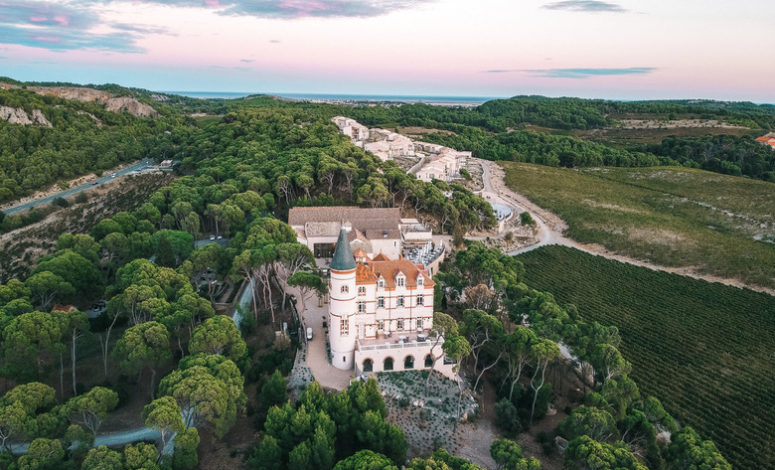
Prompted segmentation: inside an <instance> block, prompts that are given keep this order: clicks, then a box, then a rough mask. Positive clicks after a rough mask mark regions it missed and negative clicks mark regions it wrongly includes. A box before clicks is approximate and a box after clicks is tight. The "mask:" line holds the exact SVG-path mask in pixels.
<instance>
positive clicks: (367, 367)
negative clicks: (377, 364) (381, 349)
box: [363, 359, 374, 372]
mask: <svg viewBox="0 0 775 470" xmlns="http://www.w3.org/2000/svg"><path fill="white" fill-rule="evenodd" d="M373 370H374V362H372V360H371V359H366V360H365V361H363V371H364V372H371V371H373Z"/></svg>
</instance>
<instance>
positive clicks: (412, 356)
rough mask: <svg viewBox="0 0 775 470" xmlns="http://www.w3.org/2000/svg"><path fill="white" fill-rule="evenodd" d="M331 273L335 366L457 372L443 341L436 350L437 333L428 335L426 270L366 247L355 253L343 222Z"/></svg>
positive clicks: (331, 336) (430, 282) (430, 325)
mask: <svg viewBox="0 0 775 470" xmlns="http://www.w3.org/2000/svg"><path fill="white" fill-rule="evenodd" d="M330 273H331V275H330V280H329V296H330V301H329V311H328V324H329V330H328V331H329V332H328V336H329V342H330V345H331V362H332V364H333V365H334V367H337V368H338V369H344V370H352V371H354V372H355V373H356V374H363V373H372V372H387V371H403V370H413V369H430V368H431V367H433V368H434V369H435V370H438V371H439V372H441V373H443V374H444V375H447V376H449V377H452V376H453V375H454V372H453V370H452V368H453V366H454V364H452V363H450V362H449V361H447V360H445V358H444V354H443V352H442V349H441V343H439V344H437V345H436V347H435V349H433V345H434V343H435V338H429V335H430V332H431V330H432V328H433V311H434V310H433V286H434V283H433V280H432V279H431V278H430V276H429V275H428V273H427V272H426V271H424V270H422V269H421V268H420V267H418V266H417V265H415V264H414V263H412V262H411V261H409V260H407V259H403V258H397V259H392V260H391V259H389V258H388V257H386V256H385V255H383V254H380V255H377V256H376V257H374V258H369V257H368V256H366V254H365V253H364V252H363V251H362V250H358V251H357V252H356V253H355V254H353V252H352V250H351V249H350V244H349V243H348V234H347V229H346V228H345V227H342V228H341V229H340V232H339V237H338V240H337V243H336V249H335V252H334V255H333V259H332V261H331V265H330ZM432 349H433V350H432ZM434 364H435V366H434Z"/></svg>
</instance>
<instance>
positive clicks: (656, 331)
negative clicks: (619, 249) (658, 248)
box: [519, 246, 775, 469]
mask: <svg viewBox="0 0 775 470" xmlns="http://www.w3.org/2000/svg"><path fill="white" fill-rule="evenodd" d="M519 259H520V260H521V261H522V262H524V263H525V267H526V270H527V284H528V285H530V286H531V287H534V288H537V289H540V290H546V291H550V292H552V293H554V295H555V296H556V298H557V300H558V301H559V302H560V303H563V304H564V303H573V304H575V305H576V306H577V307H578V308H579V311H580V314H581V315H582V317H583V318H585V319H587V320H595V321H599V322H600V323H602V324H606V325H615V326H617V327H618V328H619V329H620V332H621V336H622V339H623V344H622V347H621V349H622V352H623V354H624V355H625V357H626V358H627V359H628V360H630V361H631V362H632V363H633V372H632V375H633V377H634V378H635V379H636V380H637V381H638V385H639V386H640V387H641V390H642V391H643V393H646V394H651V395H654V396H657V397H658V398H660V399H661V400H662V402H663V403H664V404H665V407H666V408H667V409H668V410H669V411H670V413H671V414H673V415H674V416H675V417H676V418H677V419H679V421H680V422H681V423H682V424H685V425H691V426H694V427H695V428H696V429H698V431H700V433H701V434H702V435H704V436H706V437H708V438H712V439H713V440H714V441H715V442H716V444H717V445H718V446H719V448H720V449H721V450H722V452H723V454H724V455H725V456H726V457H727V458H728V459H729V461H730V462H731V463H732V464H733V466H734V467H735V468H740V469H764V468H775V437H773V433H772V431H773V430H775V395H774V394H775V374H774V373H773V366H772V364H773V351H775V297H771V296H768V295H766V294H759V293H756V292H752V291H749V290H742V289H738V288H734V287H727V286H723V285H721V284H711V283H708V282H705V281H701V280H694V279H691V278H688V277H684V276H678V275H675V274H668V273H662V272H656V271H651V270H649V269H645V268H640V267H636V266H632V265H627V264H623V263H619V262H616V261H610V260H606V259H604V258H602V257H597V256H592V255H588V254H586V253H583V252H580V251H578V250H575V249H572V248H565V247H558V246H550V247H544V248H540V249H538V250H535V251H532V252H529V253H526V254H523V255H520V257H519Z"/></svg>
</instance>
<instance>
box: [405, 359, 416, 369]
mask: <svg viewBox="0 0 775 470" xmlns="http://www.w3.org/2000/svg"><path fill="white" fill-rule="evenodd" d="M404 369H414V357H413V356H406V358H405V359H404Z"/></svg>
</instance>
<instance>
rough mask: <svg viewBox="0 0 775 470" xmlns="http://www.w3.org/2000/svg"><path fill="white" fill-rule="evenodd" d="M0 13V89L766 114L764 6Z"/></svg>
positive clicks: (480, 5)
mask: <svg viewBox="0 0 775 470" xmlns="http://www.w3.org/2000/svg"><path fill="white" fill-rule="evenodd" d="M613 1H614V0H612V2H603V1H594V0H564V1H552V0H550V1H542V0H476V1H473V0H383V1H379V0H280V1H268V0H134V1H123V0H59V1H26V0H0V75H7V76H11V77H12V78H16V79H20V80H30V81H69V82H76V83H106V82H113V83H119V84H122V85H126V86H136V87H142V88H148V89H153V90H180V91H234V92H268V93H272V92H274V93H290V92H297V93H344V94H347V93H351V94H359V93H360V94H411V95H463V96H488V97H495V96H513V95H519V94H542V95H548V96H583V97H601V98H621V99H645V98H715V99H726V100H750V101H754V102H767V103H775V58H773V56H772V54H771V52H772V44H773V41H774V40H775V35H774V34H773V26H772V15H770V14H769V13H770V10H771V2H767V1H764V0H738V1H735V2H730V1H722V0H703V1H700V0H679V1H675V0H669V1H668V0H648V1H637V2H636V1H627V0H622V1H616V2H615V3H614V2H613Z"/></svg>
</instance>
